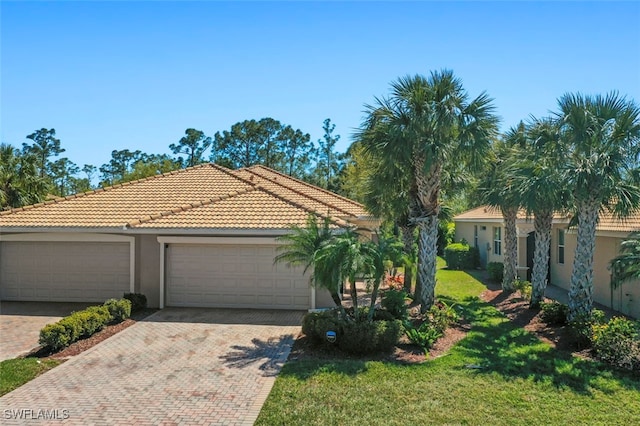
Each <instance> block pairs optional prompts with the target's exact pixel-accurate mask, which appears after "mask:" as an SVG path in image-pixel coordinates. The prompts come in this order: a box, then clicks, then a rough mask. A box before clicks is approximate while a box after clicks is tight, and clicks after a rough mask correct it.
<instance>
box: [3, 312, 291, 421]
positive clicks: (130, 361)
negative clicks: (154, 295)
mask: <svg viewBox="0 0 640 426" xmlns="http://www.w3.org/2000/svg"><path fill="white" fill-rule="evenodd" d="M302 315H303V312H298V311H263V310H235V309H233V310H232V309H195V308H191V309H188V308H167V309H164V310H162V311H159V312H157V313H156V314H154V315H152V316H150V317H148V318H147V319H145V320H144V321H140V322H138V323H136V324H134V325H133V326H131V327H129V328H127V329H125V330H123V331H122V332H120V333H118V334H116V335H115V336H113V337H111V338H109V339H107V340H105V341H104V342H102V343H100V344H98V345H96V346H94V347H93V348H91V349H89V350H88V351H86V352H83V353H82V354H80V355H78V356H76V357H74V358H72V359H70V360H69V361H67V362H65V363H64V364H62V365H60V366H59V367H56V368H54V369H53V370H51V371H49V372H47V373H45V374H43V375H42V376H40V377H38V378H36V379H35V380H33V381H31V382H29V383H27V384H26V385H24V386H22V387H21V388H18V389H16V390H15V391H13V392H11V393H9V394H7V395H5V396H3V397H2V398H0V407H2V415H3V424H22V423H25V420H24V418H25V416H26V417H27V418H28V419H29V418H36V417H38V416H39V415H40V416H47V415H48V416H50V417H49V418H51V417H57V419H62V420H63V422H62V423H64V424H78V425H85V424H105V425H106V424H127V425H130V424H149V425H151V424H166V425H171V424H225V425H250V424H253V422H254V421H255V420H256V418H257V416H258V414H259V412H260V409H261V407H262V404H263V403H264V401H265V399H266V397H267V396H268V395H269V392H270V390H271V387H272V386H273V382H274V380H275V376H276V375H277V373H278V372H279V370H280V368H281V366H282V364H283V363H284V361H285V360H286V358H287V356H288V355H289V352H290V351H291V345H292V343H293V341H294V339H295V336H296V335H297V333H298V332H299V331H300V321H301V319H302ZM7 410H9V411H7ZM20 416H22V420H21V419H20V418H19V417H20ZM41 418H42V417H41ZM33 421H34V422H36V421H37V420H33ZM55 422H57V423H60V420H55Z"/></svg>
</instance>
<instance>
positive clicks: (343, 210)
mask: <svg viewBox="0 0 640 426" xmlns="http://www.w3.org/2000/svg"><path fill="white" fill-rule="evenodd" d="M245 170H246V171H248V172H249V173H252V174H253V175H255V176H258V177H260V178H262V179H266V180H268V181H269V182H273V183H275V184H276V185H280V186H282V187H284V188H287V189H288V190H290V191H293V192H295V193H296V194H298V195H302V196H304V197H307V198H310V199H312V200H314V201H317V202H319V203H320V204H324V205H325V206H327V207H330V208H332V209H334V210H338V211H341V212H343V213H346V214H347V215H349V216H355V215H354V214H352V213H349V212H348V211H347V210H345V209H343V208H340V207H338V206H336V205H335V204H332V203H329V202H326V201H323V200H321V199H319V198H316V197H314V196H312V195H309V194H305V193H304V192H302V191H299V190H297V189H295V188H292V187H290V186H288V185H285V184H283V183H282V182H278V181H276V180H273V179H269V178H268V177H265V176H260V175H259V174H258V173H256V172H254V171H253V170H250V169H245Z"/></svg>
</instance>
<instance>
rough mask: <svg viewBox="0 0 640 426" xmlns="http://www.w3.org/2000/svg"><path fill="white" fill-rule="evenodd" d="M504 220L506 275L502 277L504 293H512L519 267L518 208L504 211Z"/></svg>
mask: <svg viewBox="0 0 640 426" xmlns="http://www.w3.org/2000/svg"><path fill="white" fill-rule="evenodd" d="M502 216H503V218H504V246H505V250H504V274H503V275H502V291H504V292H507V293H512V292H513V291H514V290H515V288H514V286H513V282H514V281H515V280H516V279H517V273H518V271H517V266H518V234H517V231H516V220H517V218H518V208H517V207H511V208H506V209H502Z"/></svg>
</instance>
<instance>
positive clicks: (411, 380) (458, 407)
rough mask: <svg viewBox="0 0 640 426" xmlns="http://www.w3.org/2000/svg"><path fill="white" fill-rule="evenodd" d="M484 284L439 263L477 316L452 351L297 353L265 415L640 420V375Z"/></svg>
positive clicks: (312, 420) (442, 288) (447, 291)
mask: <svg viewBox="0 0 640 426" xmlns="http://www.w3.org/2000/svg"><path fill="white" fill-rule="evenodd" d="M439 266H441V265H439ZM473 274H474V275H475V273H473ZM484 288H485V287H484V286H483V285H482V283H481V282H480V281H479V280H478V279H477V277H474V276H472V275H470V274H469V273H466V272H462V271H447V270H439V271H438V287H437V293H438V295H439V297H441V298H442V299H445V300H448V301H449V302H451V303H453V302H455V303H456V305H457V306H458V307H459V308H458V309H460V310H461V311H462V312H463V315H464V316H465V317H466V318H467V319H468V320H470V321H471V323H472V331H471V332H470V333H469V334H468V335H467V337H466V338H465V339H463V340H462V341H460V342H459V343H458V344H457V345H456V346H454V348H452V349H451V351H450V352H449V353H448V354H446V355H445V356H443V357H440V358H438V359H434V360H430V361H428V362H426V363H424V364H421V365H398V364H393V363H386V362H378V361H375V362H374V361H359V360H339V359H336V360H318V361H292V362H288V363H287V364H286V365H285V366H284V368H283V370H282V372H281V373H280V375H279V377H278V379H277V380H276V383H275V385H274V387H273V390H272V391H271V394H270V395H269V398H268V399H267V401H266V403H265V405H264V407H263V409H262V411H261V413H260V416H259V417H258V421H257V424H262V425H270V424H305V425H313V424H323V425H324V424H340V425H342V424H380V425H383V424H384V425H387V424H398V425H404V424H491V425H519V424H523V425H524V424H527V425H528V424H581V425H582V424H607V425H612V424H635V423H637V419H638V418H640V377H638V376H632V375H631V374H629V373H623V372H619V371H616V370H613V369H611V368H608V367H606V366H604V365H602V364H600V363H596V362H591V361H585V360H581V359H578V358H574V357H571V356H570V355H569V354H566V353H563V352H558V351H556V350H554V349H552V348H551V347H550V346H549V345H547V344H545V343H542V342H541V341H540V340H538V339H537V338H536V337H535V336H534V335H532V334H530V333H528V332H526V331H524V330H523V329H522V328H518V327H515V326H514V325H512V323H511V322H509V321H508V320H506V318H505V317H504V316H503V315H502V314H501V313H500V312H499V311H498V310H496V309H495V308H493V307H492V306H491V305H489V304H487V303H484V302H482V301H481V300H480V299H478V297H477V296H478V295H479V294H480V293H481V292H482V290H483V289H484Z"/></svg>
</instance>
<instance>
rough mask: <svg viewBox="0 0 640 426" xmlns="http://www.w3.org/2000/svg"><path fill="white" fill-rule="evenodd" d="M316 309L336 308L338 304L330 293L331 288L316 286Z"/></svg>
mask: <svg viewBox="0 0 640 426" xmlns="http://www.w3.org/2000/svg"><path fill="white" fill-rule="evenodd" d="M314 290H315V292H316V309H324V308H335V307H336V304H335V303H333V299H332V298H331V295H330V294H329V290H327V289H325V288H319V287H316V288H315V289H314Z"/></svg>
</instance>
